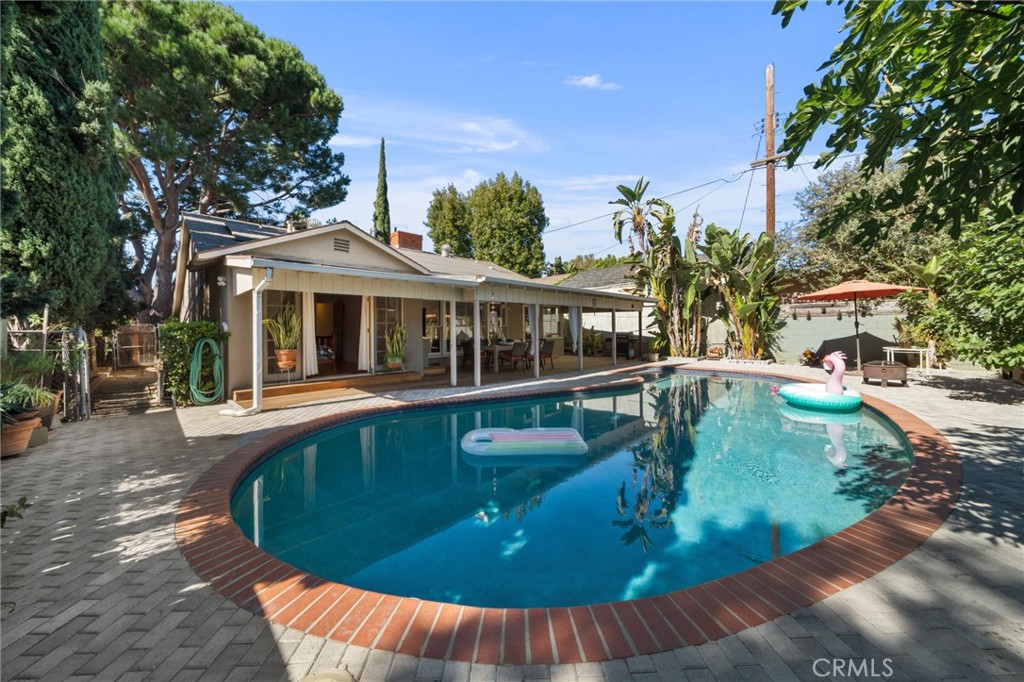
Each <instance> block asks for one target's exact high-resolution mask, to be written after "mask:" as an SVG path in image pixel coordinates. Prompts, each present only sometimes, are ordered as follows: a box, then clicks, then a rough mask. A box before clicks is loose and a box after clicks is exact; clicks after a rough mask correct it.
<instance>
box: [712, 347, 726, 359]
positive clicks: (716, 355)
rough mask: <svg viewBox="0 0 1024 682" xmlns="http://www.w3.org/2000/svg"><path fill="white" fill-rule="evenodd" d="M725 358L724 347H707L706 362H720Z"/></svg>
mask: <svg viewBox="0 0 1024 682" xmlns="http://www.w3.org/2000/svg"><path fill="white" fill-rule="evenodd" d="M724 357H725V346H724V345H722V344H715V345H711V346H708V360H721V359H722V358H724Z"/></svg>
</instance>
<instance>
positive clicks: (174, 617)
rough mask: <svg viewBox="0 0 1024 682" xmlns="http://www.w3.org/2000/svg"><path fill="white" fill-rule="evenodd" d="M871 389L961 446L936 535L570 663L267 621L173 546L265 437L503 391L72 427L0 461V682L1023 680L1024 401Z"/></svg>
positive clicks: (958, 392) (963, 381)
mask: <svg viewBox="0 0 1024 682" xmlns="http://www.w3.org/2000/svg"><path fill="white" fill-rule="evenodd" d="M709 366H710V367H719V366H720V365H717V364H714V363H712V364H710V365H709ZM773 369H774V368H773ZM777 369H778V370H780V371H783V372H786V373H788V374H792V375H796V376H801V375H809V376H813V377H814V378H819V379H820V378H823V377H822V376H821V371H820V370H806V369H803V368H796V367H784V366H780V367H778V368H777ZM589 380H593V381H601V380H602V377H601V376H600V374H597V375H591V378H590V379H589ZM551 381H552V380H544V382H543V383H545V385H550V383H551ZM574 383H579V377H576V378H575V380H574ZM858 388H861V387H858ZM863 388H864V392H865V393H870V394H872V395H876V396H878V397H880V398H882V399H884V400H887V401H889V402H892V403H894V404H896V405H898V406H901V407H904V408H906V409H908V410H910V411H911V412H913V413H915V414H917V415H918V416H920V417H921V418H923V419H924V420H925V421H927V422H929V423H930V424H932V425H933V426H935V427H936V428H938V429H939V430H940V431H941V432H942V433H943V434H944V435H945V436H946V437H947V438H948V439H949V440H950V442H951V443H952V444H953V445H954V447H956V448H957V451H958V453H959V455H960V457H961V458H962V460H963V471H964V487H963V493H962V496H961V499H960V501H959V503H958V505H957V508H956V510H955V511H954V512H953V514H952V515H951V516H950V517H949V518H948V519H947V521H946V523H945V524H944V525H943V527H942V528H941V530H940V531H939V532H937V533H936V534H935V535H934V536H933V537H932V538H931V539H930V540H928V541H927V542H926V543H925V544H924V545H922V546H921V547H920V548H919V549H918V550H916V551H914V552H913V553H911V554H910V555H908V556H907V557H906V558H905V559H903V560H902V561H900V562H898V563H897V564H895V565H894V566H892V567H890V568H888V569H886V570H884V571H882V572H881V573H879V574H877V575H876V576H874V577H873V578H870V579H868V580H867V581H865V582H863V583H860V584H858V585H856V586H854V587H852V588H850V589H848V590H845V591H843V592H841V593H839V594H837V595H835V596H833V597H831V598H829V599H826V600H825V601H822V602H820V603H818V604H815V605H813V606H810V607H808V608H805V609H802V610H800V611H798V612H796V613H794V614H793V615H790V616H784V617H782V618H779V619H777V620H775V621H772V622H769V623H766V624H764V625H762V626H758V627H755V628H751V629H748V630H745V631H743V632H741V633H740V634H738V635H733V636H730V637H727V638H725V639H721V640H718V641H716V642H712V643H708V644H704V645H701V646H698V647H689V648H685V649H679V650H676V651H674V652H668V653H664V654H657V655H653V656H639V657H634V658H629V659H623V660H616V661H610V662H605V663H589V664H578V665H554V666H528V667H517V666H499V667H496V666H480V665H470V664H467V663H453V662H447V663H443V662H440V661H432V660H428V659H417V658H414V657H409V656H403V655H395V654H388V653H385V652H379V651H378V652H369V651H367V650H366V649H360V648H359V647H355V646H346V645H344V644H339V643H336V642H326V641H324V640H322V639H319V638H316V637H312V636H307V635H303V634H301V633H297V632H294V631H291V630H288V629H286V628H281V627H278V626H275V625H270V624H268V623H267V622H265V621H263V620H262V619H260V618H258V617H256V616H254V615H253V614H251V613H249V612H248V611H245V610H242V609H240V608H239V607H237V606H235V605H234V604H233V603H231V602H229V601H227V600H226V599H224V598H223V597H221V596H220V595H219V594H217V593H216V592H214V591H213V590H212V589H211V588H209V587H208V586H207V585H206V584H205V583H203V582H201V581H200V580H199V579H198V578H197V577H196V576H195V574H194V573H193V572H192V570H191V569H190V568H189V566H188V565H187V564H186V563H185V561H184V559H183V558H182V557H181V555H180V554H179V552H178V549H177V547H176V545H175V542H174V518H175V510H176V508H177V504H178V502H179V500H180V499H181V498H182V497H183V496H184V495H185V493H186V492H187V491H188V489H189V487H190V486H191V484H192V483H193V481H195V480H196V478H197V477H198V476H199V474H200V473H201V472H203V471H204V470H205V469H207V468H208V467H209V466H210V465H212V464H213V463H214V462H216V461H217V460H219V459H220V458H222V457H223V456H224V455H226V454H227V453H229V452H231V451H232V450H234V449H235V448H236V447H238V446H239V445H242V444H244V443H246V442H248V441H250V440H252V439H253V438H256V437H258V436H259V435H262V434H265V433H267V432H269V431H271V430H273V429H276V428H278V427H280V426H284V425H287V424H293V423H296V422H301V421H306V420H308V419H311V418H313V417H316V416H321V415H326V414H332V413H335V412H339V411H342V410H346V409H351V408H352V407H355V406H363V405H367V404H387V403H388V402H390V399H389V398H395V399H402V400H414V399H422V398H426V397H434V396H438V395H445V394H449V392H450V391H452V390H455V391H458V392H460V393H462V392H465V391H472V390H483V391H488V392H491V391H495V390H500V387H494V386H489V387H485V388H484V389H471V388H467V389H420V390H404V391H401V392H397V391H396V392H395V393H394V394H392V395H391V396H387V395H378V396H373V397H370V398H365V397H357V398H353V399H349V400H341V401H333V402H327V403H321V404H316V405H309V406H304V407H296V408H290V409H284V410H280V411H275V412H271V413H266V414H262V415H258V416H256V417H249V418H228V417H221V416H219V415H218V414H217V409H218V408H217V407H209V408H191V409H187V410H180V411H174V410H170V409H155V410H150V411H148V412H146V413H145V414H141V415H133V416H127V417H114V418H110V419H103V420H92V421H89V422H85V423H80V424H73V425H69V426H67V427H65V428H63V429H61V430H59V431H58V432H56V434H55V437H54V438H53V439H51V441H50V442H49V443H48V444H47V445H45V446H43V447H41V448H35V449H33V450H31V451H30V452H29V453H28V454H27V455H23V456H22V457H20V458H15V459H11V460H5V461H4V462H3V465H2V482H0V492H2V496H3V501H4V503H5V504H9V503H11V502H13V501H14V500H16V499H17V498H18V497H20V496H22V495H27V496H28V497H29V499H30V501H31V502H32V504H33V506H32V508H30V509H29V510H27V512H26V513H25V518H24V519H18V520H14V521H12V522H11V523H10V525H8V527H7V528H5V529H4V530H3V533H2V534H0V544H2V555H0V561H2V566H0V568H2V573H0V577H2V622H0V625H2V636H0V645H2V651H0V657H2V663H0V677H2V679H3V680H5V681H11V682H13V681H14V680H102V681H104V682H106V681H111V682H114V681H117V680H204V681H205V680H275V681H276V680H298V679H300V678H302V677H303V676H304V675H307V674H309V673H313V672H321V671H325V670H331V669H338V668H347V669H348V670H349V671H350V672H351V673H352V674H353V675H355V676H356V677H357V678H358V679H359V680H361V681H362V682H378V681H383V680H409V681H413V680H452V681H455V680H468V681H470V682H476V681H477V680H486V681H488V682H498V681H504V680H510V681H511V680H579V681H590V680H595V681H596V680H609V681H613V680H630V681H632V682H655V681H664V682H676V681H685V680H818V679H835V680H848V679H872V677H871V676H872V674H873V675H874V678H873V679H893V680H921V681H929V682H930V681H932V680H945V679H949V680H960V679H967V680H1000V679H1006V680H1021V679H1024V569H1022V566H1024V504H1022V500H1024V476H1022V470H1021V460H1022V453H1024V389H1022V388H1021V387H1018V386H1014V385H1010V384H1008V383H1006V382H1002V381H998V380H995V379H990V378H981V377H978V376H976V375H967V374H961V373H933V376H932V377H929V378H924V377H920V376H913V377H912V381H911V383H910V385H909V386H908V387H905V388H904V387H898V386H890V387H889V388H886V389H882V388H880V387H878V386H866V387H863Z"/></svg>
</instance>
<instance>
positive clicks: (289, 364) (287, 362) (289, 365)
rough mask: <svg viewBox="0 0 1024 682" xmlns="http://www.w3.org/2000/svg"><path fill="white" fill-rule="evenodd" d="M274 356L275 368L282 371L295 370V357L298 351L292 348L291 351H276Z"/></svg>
mask: <svg viewBox="0 0 1024 682" xmlns="http://www.w3.org/2000/svg"><path fill="white" fill-rule="evenodd" d="M274 355H276V356H277V368H278V369H284V370H291V369H295V356H296V355H298V351H297V350H295V349H294V348H293V349H291V350H276V351H274Z"/></svg>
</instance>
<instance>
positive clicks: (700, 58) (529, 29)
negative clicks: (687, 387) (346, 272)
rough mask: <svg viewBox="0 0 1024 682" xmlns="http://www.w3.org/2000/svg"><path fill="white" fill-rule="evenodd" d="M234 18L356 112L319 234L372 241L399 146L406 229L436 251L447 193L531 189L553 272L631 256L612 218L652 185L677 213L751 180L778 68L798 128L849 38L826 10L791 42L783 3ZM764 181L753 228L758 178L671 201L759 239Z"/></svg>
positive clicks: (426, 6) (787, 203) (247, 8)
mask: <svg viewBox="0 0 1024 682" xmlns="http://www.w3.org/2000/svg"><path fill="white" fill-rule="evenodd" d="M231 5H232V6H233V7H234V8H235V9H237V10H238V11H240V12H241V13H242V15H243V16H244V17H245V18H246V19H247V20H248V21H250V22H252V23H254V24H256V25H257V26H258V27H259V28H260V29H261V30H262V31H263V32H264V33H265V34H267V35H271V36H274V37H277V38H281V39H283V40H287V41H288V42H291V43H293V44H295V45H296V46H298V47H299V48H300V49H301V50H302V52H303V54H304V56H305V57H306V59H307V60H308V61H310V62H311V63H313V64H315V65H316V66H317V67H318V68H319V69H320V71H321V72H322V73H323V74H324V76H325V77H326V79H327V83H328V85H329V86H330V87H332V88H333V89H334V90H336V91H337V92H338V93H339V94H340V95H341V96H342V98H343V99H344V102H345V111H344V113H343V114H342V119H341V123H340V125H339V128H338V134H337V136H336V137H335V139H334V143H335V144H336V145H337V147H338V148H339V149H340V150H342V151H344V152H345V156H346V162H345V172H346V173H347V174H348V175H349V177H350V178H351V181H352V184H351V186H350V189H349V196H348V198H347V199H346V201H345V202H344V203H342V204H340V205H339V206H337V207H334V208H331V209H328V210H325V211H321V212H320V213H318V214H317V216H318V217H320V218H327V217H335V218H338V219H347V220H350V221H352V222H353V223H355V224H356V225H359V226H360V227H363V228H364V229H370V228H371V227H372V215H373V200H374V196H375V193H376V184H377V165H378V154H379V145H380V138H381V137H384V138H385V139H386V141H387V171H388V186H389V192H388V198H389V201H390V204H391V220H392V224H393V226H394V227H397V228H399V229H405V230H409V231H413V232H418V233H421V234H425V233H426V227H425V226H424V225H423V221H424V220H425V217H426V210H427V206H428V205H429V203H430V198H431V193H432V192H433V191H434V190H435V189H438V188H441V187H445V186H447V184H448V183H454V184H455V186H456V187H457V188H458V189H460V190H462V191H464V192H465V191H468V190H470V189H472V188H473V187H474V186H476V185H477V184H478V183H479V182H481V181H482V180H486V179H489V178H493V177H494V176H495V175H497V173H499V172H505V173H506V174H508V175H511V174H512V173H513V172H518V173H519V174H520V175H521V176H522V177H523V178H524V179H526V180H528V181H529V182H530V183H532V184H533V185H534V186H535V187H537V189H538V190H539V191H540V193H541V195H542V196H543V198H544V204H545V208H546V212H547V216H548V218H549V220H550V226H549V228H548V231H547V232H546V233H545V238H544V244H545V253H546V257H547V259H548V260H549V261H550V260H552V259H553V258H554V257H555V256H561V257H562V258H563V259H568V258H571V257H573V256H575V255H577V254H587V253H594V254H600V255H604V254H616V255H623V254H625V253H626V252H627V247H626V246H625V245H618V244H617V243H616V242H615V240H614V238H613V236H612V227H611V219H610V218H609V217H602V216H606V215H607V214H608V213H610V212H611V210H612V207H610V206H609V205H608V202H609V201H611V200H613V199H615V198H616V197H617V196H618V194H617V192H616V190H615V187H616V185H618V184H628V185H630V186H632V185H633V184H634V183H635V181H636V179H637V178H638V177H639V176H641V175H643V176H645V177H646V178H647V179H649V180H650V183H651V184H650V189H649V190H648V196H664V195H668V194H671V193H676V192H680V191H681V190H685V189H687V188H691V187H694V186H697V185H702V184H704V183H708V182H711V181H714V180H716V179H719V178H734V177H735V176H736V175H737V174H738V173H740V172H742V171H744V170H746V169H747V168H749V164H750V162H751V161H752V160H754V159H755V158H757V157H755V147H756V146H757V145H758V136H757V134H756V132H755V126H756V125H757V124H758V123H759V122H760V121H761V120H762V119H763V117H764V109H765V92H764V70H765V67H766V66H767V64H769V63H774V64H775V103H776V110H777V111H779V112H780V113H782V114H785V112H788V111H789V110H791V109H792V108H793V107H794V105H795V103H796V102H797V100H798V98H799V96H800V93H801V91H802V89H803V87H804V86H805V85H807V84H809V83H811V82H814V81H815V80H816V72H817V69H818V67H819V66H820V65H821V63H822V62H824V61H825V60H826V59H827V58H828V56H829V54H830V53H831V50H832V48H833V47H834V46H835V45H836V44H837V43H838V42H839V41H840V39H841V36H840V34H839V29H840V28H841V26H842V11H841V10H840V9H839V8H838V7H835V6H832V7H829V6H825V5H823V4H820V3H818V4H814V3H812V5H811V6H810V7H809V8H808V10H807V11H806V12H803V13H800V14H798V15H797V16H796V17H795V18H794V20H793V21H792V22H791V24H790V26H789V27H788V28H787V29H786V30H784V31H783V30H782V29H781V27H780V26H781V22H780V21H779V19H778V18H777V17H774V16H772V14H771V7H772V3H771V2H657V3H612V2H570V3H549V2H528V3H484V2H447V3H434V2H420V3H397V2H384V3H370V2H357V3H352V2H315V3H297V2H287V3H286V2H234V3H231ZM780 137H781V135H780ZM821 149H822V145H821V144H817V145H815V144H812V145H811V146H810V147H809V148H808V150H807V154H809V156H807V157H806V158H807V159H808V160H811V159H812V158H813V156H816V154H817V153H818V152H820V151H821ZM763 153H764V145H763V142H762V143H761V145H760V150H759V152H758V156H760V155H763ZM815 175H816V173H815V171H814V170H813V169H812V168H811V167H810V166H809V165H808V166H803V167H801V168H797V169H793V170H791V171H785V172H779V173H778V174H777V180H776V182H777V191H778V200H777V201H778V203H777V213H778V224H779V226H780V227H781V226H782V225H783V224H784V223H786V222H789V221H795V220H797V219H798V211H797V210H796V208H795V207H794V206H793V198H794V195H795V193H796V192H797V191H799V190H800V189H802V188H803V187H805V186H806V185H807V184H808V182H809V181H810V180H812V179H814V177H815ZM752 176H753V183H752V186H751V187H750V192H749V201H748V203H747V208H746V211H745V212H743V210H742V209H743V204H744V201H745V199H746V197H747V192H748V189H747V188H748V183H749V182H750V177H751V174H747V175H743V176H742V177H740V178H739V179H738V180H736V181H735V182H732V183H730V184H723V183H713V184H710V185H707V186H705V187H702V188H701V189H698V190H693V191H689V192H683V193H681V194H675V195H674V196H672V197H670V198H669V201H670V202H672V203H673V205H674V206H675V207H676V210H677V213H679V214H680V215H681V216H682V218H681V221H682V222H683V223H684V224H685V223H688V221H689V216H690V215H691V214H692V213H693V210H694V207H695V206H696V205H697V204H698V203H699V206H700V210H701V213H702V215H703V216H704V218H705V221H706V222H715V223H717V224H719V225H722V226H726V227H738V226H740V219H741V213H742V220H743V225H742V227H743V229H744V231H752V232H755V233H756V232H759V231H761V230H763V227H764V208H765V190H764V171H763V170H762V171H758V172H756V173H753V174H752ZM708 192H711V193H710V194H708ZM705 195H706V196H705ZM694 202H696V203H694ZM585 221H589V222H585ZM579 223H582V224H579ZM428 243H429V242H428Z"/></svg>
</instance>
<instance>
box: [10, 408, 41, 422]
mask: <svg viewBox="0 0 1024 682" xmlns="http://www.w3.org/2000/svg"><path fill="white" fill-rule="evenodd" d="M11 416H12V417H14V418H15V419H17V420H18V421H20V422H27V421H29V420H31V419H35V418H36V417H38V416H39V410H26V411H25V412H13V413H11Z"/></svg>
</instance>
